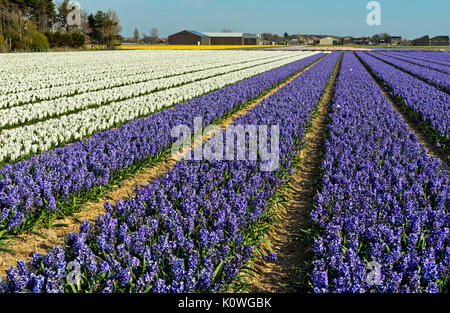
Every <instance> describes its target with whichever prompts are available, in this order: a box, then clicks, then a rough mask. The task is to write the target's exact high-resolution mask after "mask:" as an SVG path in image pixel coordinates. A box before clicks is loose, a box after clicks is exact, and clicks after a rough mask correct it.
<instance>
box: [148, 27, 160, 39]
mask: <svg viewBox="0 0 450 313" xmlns="http://www.w3.org/2000/svg"><path fill="white" fill-rule="evenodd" d="M150 38H151V41H152V43H156V42H157V41H158V39H159V30H158V28H156V27H152V28H151V29H150Z"/></svg>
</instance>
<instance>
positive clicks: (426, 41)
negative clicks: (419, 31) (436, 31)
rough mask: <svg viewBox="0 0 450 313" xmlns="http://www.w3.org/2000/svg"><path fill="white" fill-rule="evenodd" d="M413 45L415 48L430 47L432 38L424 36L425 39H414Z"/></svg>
mask: <svg viewBox="0 0 450 313" xmlns="http://www.w3.org/2000/svg"><path fill="white" fill-rule="evenodd" d="M411 44H412V45H413V46H429V45H430V37H428V36H423V37H420V38H417V39H414V40H413V41H411Z"/></svg>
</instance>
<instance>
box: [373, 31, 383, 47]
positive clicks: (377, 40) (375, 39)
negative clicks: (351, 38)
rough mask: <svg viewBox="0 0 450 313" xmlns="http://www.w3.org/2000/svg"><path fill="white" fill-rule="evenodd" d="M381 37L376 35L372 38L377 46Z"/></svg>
mask: <svg viewBox="0 0 450 313" xmlns="http://www.w3.org/2000/svg"><path fill="white" fill-rule="evenodd" d="M380 39H381V36H380V35H379V34H375V35H373V36H372V40H373V42H374V43H375V44H376V45H377V44H378V43H379V42H380Z"/></svg>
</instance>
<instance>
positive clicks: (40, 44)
mask: <svg viewBox="0 0 450 313" xmlns="http://www.w3.org/2000/svg"><path fill="white" fill-rule="evenodd" d="M49 48H50V45H49V43H48V39H47V37H46V36H45V35H44V34H42V33H40V32H35V33H34V37H33V41H32V43H31V49H34V50H45V49H49Z"/></svg>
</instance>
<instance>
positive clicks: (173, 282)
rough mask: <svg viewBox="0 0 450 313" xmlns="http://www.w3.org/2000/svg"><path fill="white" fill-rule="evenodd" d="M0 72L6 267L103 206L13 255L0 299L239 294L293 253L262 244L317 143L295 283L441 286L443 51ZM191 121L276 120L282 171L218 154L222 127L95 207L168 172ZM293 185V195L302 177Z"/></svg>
mask: <svg viewBox="0 0 450 313" xmlns="http://www.w3.org/2000/svg"><path fill="white" fill-rule="evenodd" d="M0 68H1V71H0V79H1V80H2V81H4V82H5V83H4V84H2V85H0V112H1V114H0V260H1V258H2V255H6V254H7V253H9V252H8V251H14V242H15V241H14V238H17V237H18V236H22V235H24V234H31V235H33V234H34V235H35V234H36V233H39V229H41V228H52V227H55V226H54V224H55V223H56V225H57V223H58V220H59V219H62V218H65V217H67V216H76V215H77V214H78V213H79V212H80V210H81V209H82V208H83V205H85V204H86V203H88V202H89V201H101V203H102V205H103V206H104V210H105V212H106V213H105V214H101V215H99V216H98V217H97V218H96V220H95V222H89V221H83V222H82V224H81V226H80V227H79V231H77V232H75V233H70V234H68V235H67V237H65V236H64V237H63V238H62V241H63V242H64V244H62V245H60V246H55V247H52V248H51V249H49V250H48V251H47V252H46V253H41V252H36V253H34V254H33V255H30V256H29V257H28V259H19V258H18V259H17V260H15V264H14V266H11V267H9V266H8V268H9V269H8V270H6V269H5V272H4V275H2V272H0V293H22V292H27V293H28V292H29V293H72V292H80V293H147V292H151V293H162V292H164V293H180V292H188V293H190V292H223V291H231V290H240V287H239V286H242V284H244V283H243V280H242V279H243V278H242V277H243V276H245V275H243V274H244V273H248V272H249V270H248V269H251V271H252V272H257V270H256V268H257V267H253V266H254V264H255V262H263V263H264V262H273V263H274V264H277V262H278V261H280V259H282V258H283V254H282V253H280V254H279V255H278V256H277V255H276V253H271V254H269V255H265V254H264V253H261V251H262V247H263V245H264V242H265V241H268V240H264V239H262V238H265V237H264V236H266V235H267V234H268V233H269V230H270V229H273V228H277V227H279V226H277V225H278V224H276V223H275V222H274V220H273V216H274V214H275V213H274V210H275V211H276V207H277V203H278V202H280V203H281V202H282V201H281V200H280V192H281V190H283V189H284V188H286V186H289V185H290V184H292V180H291V178H292V177H293V176H295V174H296V173H297V172H301V171H306V170H311V169H308V168H305V166H304V163H302V162H305V161H304V160H303V159H302V158H299V157H298V156H299V155H300V153H301V152H302V151H303V150H304V149H305V147H307V146H308V145H313V144H317V145H322V150H323V153H322V154H317V155H314V156H309V157H311V158H313V159H315V160H316V163H317V164H318V165H317V167H318V168H317V173H318V174H317V175H316V176H317V177H316V180H317V181H311V182H307V184H309V185H310V186H313V188H312V189H313V190H314V193H313V194H312V195H311V198H308V199H303V200H304V201H303V202H305V203H306V206H305V207H306V208H307V214H306V216H307V217H308V229H300V226H299V227H298V234H299V236H300V234H301V233H305V234H307V238H306V239H305V242H308V243H309V245H310V253H308V252H307V251H305V252H304V255H305V256H307V259H308V260H307V261H306V262H305V263H304V264H303V266H304V267H305V269H304V271H305V272H307V273H308V275H307V276H308V277H307V278H306V281H301V282H300V281H299V282H298V284H297V285H302V286H305V287H303V288H304V289H302V290H306V291H307V292H315V293H328V292H333V293H364V292H377V293H404V292H407V293H409V292H427V293H428V292H430V293H439V292H448V284H449V280H448V278H449V274H450V267H449V266H450V247H449V246H448V244H449V242H450V230H449V221H450V215H449V213H448V206H449V204H450V193H449V182H450V179H449V176H448V175H449V171H448V165H449V164H448V159H446V158H442V157H441V154H435V153H434V151H435V150H436V151H438V152H439V153H443V154H446V153H450V152H449V147H450V144H449V136H450V95H449V90H450V85H449V82H450V79H449V75H450V57H449V55H448V53H439V52H436V53H434V52H420V51H414V52H367V51H355V52H351V51H345V52H340V51H334V52H330V51H327V52H321V51H295V50H290V49H284V50H278V51H277V50H274V51H262V50H252V51H245V50H242V51H238V50H218V51H183V50H173V51H172V50H167V51H166V50H161V51H158V50H154V51H153V50H136V51H109V52H106V51H105V52H103V51H102V52H68V53H58V54H50V53H42V54H39V55H33V54H12V55H1V56H0ZM42 78H45V79H42ZM327 95H330V96H327ZM398 107H401V108H403V109H404V110H401V111H400V110H398ZM324 108H325V109H324ZM406 115H408V118H406ZM318 116H322V117H323V120H324V121H325V123H326V127H324V128H325V129H326V131H325V132H324V133H320V134H319V133H317V129H316V128H315V127H314V125H315V124H314V123H317V120H318ZM411 116H412V117H413V118H412V120H413V122H410V120H411ZM197 117H202V125H201V126H202V127H207V126H211V125H216V126H217V125H220V127H222V128H224V129H225V128H226V129H230V128H232V127H241V128H242V129H245V127H247V126H249V125H252V126H254V127H260V126H267V128H268V129H269V133H268V134H267V137H268V141H269V142H272V143H273V142H276V143H277V147H276V148H277V151H278V153H279V154H278V161H279V166H278V167H277V168H276V169H275V170H273V171H267V170H263V169H262V168H263V167H262V166H261V165H263V164H264V162H266V161H265V160H263V156H262V154H261V155H258V157H257V158H255V159H251V158H249V159H245V160H241V159H239V157H238V155H239V153H240V151H238V147H239V145H236V146H234V150H232V151H231V152H232V153H231V154H232V155H234V159H228V158H226V157H224V155H226V154H227V153H229V151H227V150H226V147H225V146H223V145H221V142H220V141H218V138H219V137H218V136H219V135H218V134H216V135H215V136H213V137H212V138H210V139H208V140H206V139H205V142H204V143H203V144H202V145H203V149H205V147H208V149H210V150H211V151H214V155H215V156H216V157H217V159H214V160H211V159H196V158H194V157H193V156H194V155H197V152H198V151H199V149H200V151H201V150H202V147H201V146H200V147H194V148H192V149H193V150H191V151H189V152H188V154H189V155H190V156H191V158H188V159H186V160H181V161H177V162H174V166H173V167H172V168H169V169H167V170H165V171H164V172H162V173H161V174H158V176H156V177H155V179H152V180H149V181H147V182H146V183H145V184H143V186H140V187H139V188H138V187H135V188H134V189H133V190H131V189H130V190H129V194H128V196H127V197H120V198H115V199H114V198H113V199H111V200H114V201H113V202H109V201H106V202H104V201H103V200H102V199H103V198H102V195H103V194H105V193H107V192H109V191H111V190H114V188H116V187H117V186H121V184H124V182H125V180H129V179H131V181H132V180H133V177H134V175H135V174H136V173H139V172H140V171H142V170H144V169H146V168H152V167H158V166H159V164H160V163H161V162H163V161H164V160H165V159H166V158H168V157H167V154H168V153H169V152H170V149H171V147H172V146H173V145H174V144H175V143H176V141H177V139H178V138H175V137H174V136H173V134H172V133H171V132H172V130H173V129H174V128H176V127H178V126H180V125H184V126H185V128H186V129H188V130H190V131H194V133H195V130H196V125H195V118H197ZM227 118H228V119H229V118H231V119H232V120H231V122H230V123H228V124H223V123H222V122H223V121H224V120H225V119H227ZM409 123H414V125H415V127H414V130H412V129H411V126H412V125H411V124H409ZM273 126H277V127H278V131H277V132H275V131H274V128H271V127H273ZM416 126H417V127H416ZM415 132H420V133H417V134H416V133H415ZM311 133H313V134H315V135H316V136H315V137H314V136H308V134H311ZM250 135H251V134H250V133H249V134H247V135H246V136H247V137H244V138H245V140H244V142H245V143H246V144H248V145H249V146H251V140H250ZM227 137H228V134H227ZM419 137H420V138H419ZM258 138H261V134H259V136H258ZM314 138H319V139H314ZM423 138H425V139H423ZM232 140H233V142H234V140H235V138H234V135H233V137H232ZM262 145H267V144H266V143H265V142H264V143H263V144H262ZM430 147H431V148H430ZM266 148H267V147H266ZM260 149H261V148H260ZM268 150H270V152H271V153H274V150H273V147H271V148H270V149H268ZM203 151H204V150H203ZM222 152H223V153H222ZM259 152H260V153H262V152H261V150H259ZM200 154H201V153H200ZM248 154H249V155H250V152H249V153H248ZM317 182H318V183H317ZM315 184H317V186H316V185H315ZM291 187H292V188H290V189H289V190H290V191H289V192H291V193H292V196H293V197H295V195H296V190H298V188H303V187H302V186H291ZM103 202H104V203H103ZM287 203H288V202H287ZM285 205H287V206H288V207H289V204H285ZM295 209H296V208H295V207H289V210H295ZM24 240H26V239H24ZM269 241H270V240H269ZM3 247H5V248H4V249H3V250H5V252H1V251H2V248H3ZM274 252H277V251H274ZM2 253H5V254H2ZM302 253H303V252H302ZM257 260H259V261H257ZM261 260H263V261H261ZM1 264H2V262H0V265H1ZM276 266H277V265H276ZM258 275H259V274H258ZM261 275H262V274H261ZM255 277H257V276H255ZM254 279H256V280H257V278H254Z"/></svg>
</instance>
